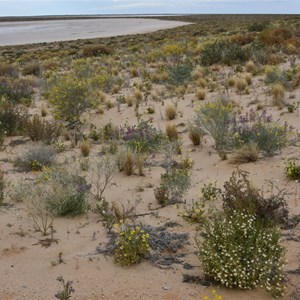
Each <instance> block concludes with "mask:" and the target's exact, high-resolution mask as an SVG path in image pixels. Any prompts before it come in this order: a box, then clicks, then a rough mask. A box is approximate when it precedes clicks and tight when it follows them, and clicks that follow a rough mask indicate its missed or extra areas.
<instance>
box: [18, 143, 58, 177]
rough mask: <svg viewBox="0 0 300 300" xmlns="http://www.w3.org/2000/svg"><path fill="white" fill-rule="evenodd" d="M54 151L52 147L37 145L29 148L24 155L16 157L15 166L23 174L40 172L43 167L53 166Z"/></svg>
mask: <svg viewBox="0 0 300 300" xmlns="http://www.w3.org/2000/svg"><path fill="white" fill-rule="evenodd" d="M55 154H56V151H55V150H54V148H53V147H52V146H48V145H37V146H33V147H31V148H29V149H28V150H27V151H26V152H25V153H24V154H22V155H20V156H19V157H17V159H16V160H15V166H16V167H18V168H19V169H20V171H23V172H29V171H41V170H42V169H43V167H49V166H51V165H53V163H54V161H55Z"/></svg>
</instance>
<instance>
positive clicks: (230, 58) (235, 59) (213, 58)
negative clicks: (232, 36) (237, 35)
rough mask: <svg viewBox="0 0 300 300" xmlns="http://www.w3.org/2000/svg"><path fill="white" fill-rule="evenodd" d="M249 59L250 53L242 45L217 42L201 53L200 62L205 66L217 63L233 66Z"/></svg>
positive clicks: (205, 47) (208, 45)
mask: <svg viewBox="0 0 300 300" xmlns="http://www.w3.org/2000/svg"><path fill="white" fill-rule="evenodd" d="M248 59H249V53H248V51H247V49H246V48H243V47H242V46H241V45H239V44H237V43H234V42H231V41H228V40H217V41H214V42H212V43H209V44H206V45H205V46H204V48H203V49H202V51H201V57H200V61H201V64H202V65H203V66H210V65H213V64H217V63H222V64H227V65H232V64H233V63H242V62H245V61H247V60H248Z"/></svg>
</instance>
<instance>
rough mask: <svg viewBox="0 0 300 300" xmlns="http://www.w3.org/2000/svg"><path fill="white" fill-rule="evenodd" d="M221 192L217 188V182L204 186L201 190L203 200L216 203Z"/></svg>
mask: <svg viewBox="0 0 300 300" xmlns="http://www.w3.org/2000/svg"><path fill="white" fill-rule="evenodd" d="M220 192H221V189H219V188H218V187H217V182H216V181H214V182H210V183H208V184H204V185H203V187H202V188H201V199H203V200H206V201H214V200H216V199H217V197H218V194H219V193H220Z"/></svg>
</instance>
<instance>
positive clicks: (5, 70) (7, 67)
mask: <svg viewBox="0 0 300 300" xmlns="http://www.w3.org/2000/svg"><path fill="white" fill-rule="evenodd" d="M2 76H3V77H14V78H16V77H18V70H17V69H16V68H15V67H14V66H13V65H12V64H10V63H6V62H0V77H2Z"/></svg>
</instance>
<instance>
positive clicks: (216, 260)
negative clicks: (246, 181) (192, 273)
mask: <svg viewBox="0 0 300 300" xmlns="http://www.w3.org/2000/svg"><path fill="white" fill-rule="evenodd" d="M197 247H198V250H199V252H198V257H199V259H200V261H201V263H202V266H203V270H204V273H205V274H206V275H207V276H208V277H210V278H211V279H213V280H214V281H216V282H219V283H221V284H222V285H224V286H226V287H229V288H234V287H238V288H240V289H252V288H255V287H257V286H262V287H264V288H265V289H266V290H267V291H269V292H271V294H272V295H273V296H274V297H276V298H277V297H280V296H282V295H283V292H284V288H285V286H284V284H283V280H284V275H283V265H284V253H285V248H284V247H283V246H281V245H280V232H279V229H277V228H276V227H266V226H264V225H263V223H262V222H261V221H260V220H259V219H257V218H256V217H255V215H253V214H249V213H247V212H237V211H234V212H233V214H232V215H230V216H228V217H225V218H224V215H223V214H219V215H215V216H214V218H213V219H212V220H211V222H208V223H206V225H205V235H204V240H203V241H202V242H200V241H199V240H197Z"/></svg>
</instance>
